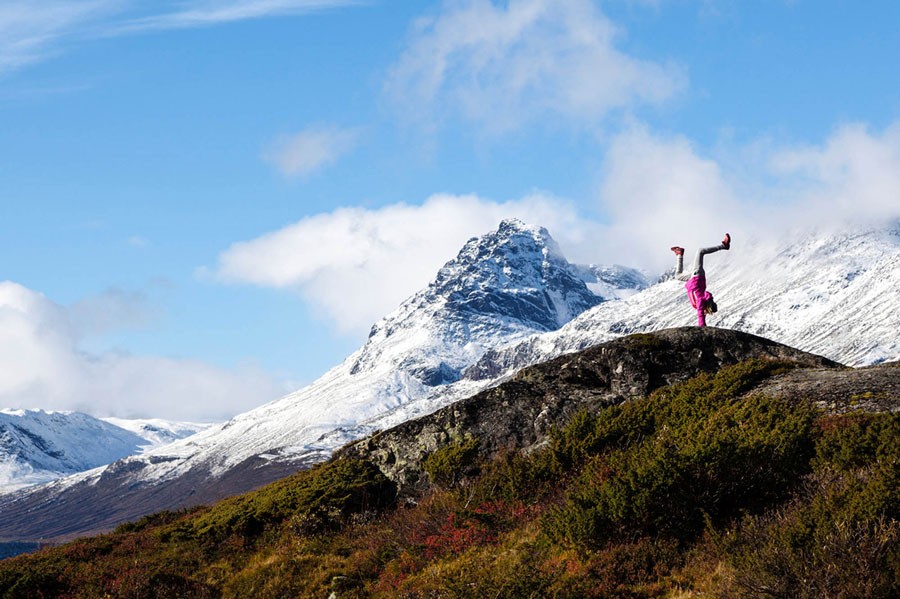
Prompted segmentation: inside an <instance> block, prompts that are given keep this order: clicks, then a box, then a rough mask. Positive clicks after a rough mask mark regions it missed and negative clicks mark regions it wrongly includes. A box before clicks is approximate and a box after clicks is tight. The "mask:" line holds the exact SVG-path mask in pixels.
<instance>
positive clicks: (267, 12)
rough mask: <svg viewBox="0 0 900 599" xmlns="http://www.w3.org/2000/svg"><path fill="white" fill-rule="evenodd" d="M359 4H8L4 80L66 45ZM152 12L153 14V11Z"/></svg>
mask: <svg viewBox="0 0 900 599" xmlns="http://www.w3.org/2000/svg"><path fill="white" fill-rule="evenodd" d="M358 3H359V2H356V1H354V0H192V1H176V0H165V1H159V2H153V3H146V2H138V1H137V0H4V2H2V3H0V74H3V73H6V72H10V71H13V70H16V69H19V68H21V67H24V66H26V65H28V64H32V63H35V62H39V61H41V60H45V59H47V58H48V57H50V56H52V55H53V54H55V53H56V52H59V51H60V50H61V49H62V48H63V47H65V45H66V44H70V43H73V42H78V41H83V40H85V39H87V38H93V37H103V36H109V35H122V34H127V33H137V32H140V31H147V30H159V29H176V28H188V27H201V26H210V25H215V24H219V23H227V22H233V21H239V20H246V19H257V18H262V17H272V16H285V15H298V14H304V13H308V12H312V11H318V10H324V9H328V8H335V7H339V6H347V5H352V4H358ZM148 7H149V8H148Z"/></svg>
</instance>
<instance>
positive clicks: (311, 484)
mask: <svg viewBox="0 0 900 599" xmlns="http://www.w3.org/2000/svg"><path fill="white" fill-rule="evenodd" d="M395 495H396V486H395V485H394V483H392V482H391V481H389V480H388V479H387V478H386V477H385V476H384V475H383V474H382V473H381V471H380V470H379V469H378V468H377V467H376V466H375V465H373V464H372V463H370V462H367V461H364V460H352V459H339V460H333V461H331V462H326V463H324V464H321V465H318V466H315V467H313V468H312V469H310V470H307V471H304V472H299V473H297V474H295V475H293V476H291V477H288V478H287V479H284V480H282V481H279V482H277V483H273V484H271V485H268V486H266V487H264V488H263V489H260V490H259V491H255V492H253V493H248V494H246V495H240V496H238V497H232V498H230V499H226V500H224V501H221V502H219V503H218V504H216V505H215V506H214V507H213V508H212V509H210V510H209V511H207V512H205V513H202V514H200V515H199V516H198V517H196V518H194V519H193V520H191V521H190V523H189V526H190V530H188V531H185V530H184V527H183V526H182V527H180V528H179V527H176V528H175V529H172V532H174V533H175V534H176V536H177V534H179V533H180V534H194V535H196V536H197V537H198V538H199V539H201V540H202V541H204V542H206V543H219V542H221V541H222V540H223V539H225V538H227V537H229V536H231V535H237V536H239V537H243V538H245V539H247V540H248V541H252V540H254V539H256V538H257V537H259V536H260V535H261V534H262V533H263V531H264V530H266V529H267V528H272V527H275V526H276V525H278V524H280V523H281V522H283V521H285V520H287V519H289V518H292V519H293V522H294V523H295V524H296V526H297V531H298V532H300V533H301V534H315V533H317V532H320V531H322V530H327V529H334V528H336V527H338V526H339V525H340V524H341V523H342V522H343V520H344V519H345V518H346V517H348V516H349V515H350V514H354V513H359V512H363V511H365V510H370V509H379V508H383V507H385V506H387V505H389V504H390V503H392V502H393V500H394V497H395Z"/></svg>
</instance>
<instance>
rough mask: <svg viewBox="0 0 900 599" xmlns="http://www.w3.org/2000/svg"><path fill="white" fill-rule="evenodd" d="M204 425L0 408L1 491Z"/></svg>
mask: <svg viewBox="0 0 900 599" xmlns="http://www.w3.org/2000/svg"><path fill="white" fill-rule="evenodd" d="M207 426H208V425H206V424H192V423H181V422H168V421H165V420H124V419H118V418H105V419H98V418H94V417H93V416H89V415H87V414H82V413H80V412H45V411H43V410H0V492H9V491H13V490H16V489H18V488H21V487H23V486H27V485H33V484H39V483H44V482H48V481H51V480H55V479H57V478H60V477H62V476H65V475H68V474H74V473H76V472H82V471H84V470H90V469H92V468H97V467H98V466H104V465H106V464H109V463H111V462H114V461H116V460H119V459H122V458H124V457H127V456H130V455H133V454H136V453H140V452H142V451H147V450H150V449H154V448H156V447H160V446H162V445H166V444H168V443H171V442H172V441H176V440H178V439H183V438H184V437H189V436H191V435H193V434H194V433H197V432H199V431H201V430H203V429H204V428H206V427H207Z"/></svg>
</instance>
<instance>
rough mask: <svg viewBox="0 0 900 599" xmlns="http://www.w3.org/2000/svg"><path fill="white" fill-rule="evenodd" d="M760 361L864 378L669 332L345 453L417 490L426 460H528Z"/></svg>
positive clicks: (797, 357) (790, 353)
mask: <svg viewBox="0 0 900 599" xmlns="http://www.w3.org/2000/svg"><path fill="white" fill-rule="evenodd" d="M751 358H773V359H784V360H789V361H792V362H794V363H796V364H798V365H799V366H801V367H803V369H801V370H799V371H798V372H799V373H804V372H809V373H811V374H810V377H811V379H812V380H817V377H823V378H819V379H818V380H824V381H826V382H825V383H824V384H825V385H826V386H827V385H828V384H830V382H832V381H834V380H836V379H837V378H839V377H840V376H845V378H848V379H849V378H852V377H853V373H855V372H857V371H854V370H850V369H845V368H844V367H842V366H841V365H839V364H837V363H835V362H832V361H831V360H828V359H826V358H822V357H820V356H815V355H812V354H808V353H805V352H801V351H800V350H796V349H793V348H790V347H788V346H785V345H781V344H779V343H775V342H773V341H769V340H767V339H763V338H761V337H756V336H754V335H749V334H746V333H740V332H737V331H731V330H726V329H716V328H705V329H701V328H697V327H689V328H679V329H667V330H664V331H659V332H656V333H652V334H645V335H633V336H630V337H624V338H620V339H617V340H614V341H611V342H608V343H604V344H602V345H598V346H595V347H592V348H590V349H587V350H584V351H581V352H578V353H575V354H569V355H565V356H561V357H559V358H556V359H554V360H551V361H549V362H546V363H543V364H539V365H536V366H532V367H530V368H526V369H523V370H521V371H520V372H519V373H518V374H517V375H515V376H514V377H513V378H512V379H511V380H509V381H507V382H506V383H504V384H502V385H500V386H498V387H495V388H493V389H489V390H487V391H484V392H482V393H479V394H477V395H475V396H473V397H470V398H468V399H464V400H462V401H459V402H457V403H455V404H453V405H451V406H448V407H446V408H444V409H442V410H440V411H438V412H435V413H434V414H431V415H429V416H425V417H423V418H419V419H417V420H412V421H409V422H405V423H403V424H401V425H399V426H397V427H395V428H393V429H390V430H388V431H384V432H381V433H379V434H376V435H374V436H372V437H370V438H368V439H364V440H362V441H360V442H358V443H356V444H354V445H351V446H348V447H346V448H344V449H343V450H342V453H345V454H357V455H363V456H366V457H368V458H369V459H371V460H373V461H374V462H375V463H377V464H378V466H379V467H380V468H381V469H382V470H383V471H384V472H385V474H386V475H387V476H388V477H390V478H391V479H393V480H394V481H396V482H397V483H399V485H400V487H401V489H405V490H413V489H415V488H416V487H418V486H420V485H422V484H424V483H425V482H426V481H425V478H426V477H427V475H425V474H424V473H423V471H422V467H421V464H422V460H423V458H425V457H426V456H427V455H428V454H429V453H431V452H433V451H434V450H436V449H437V448H439V447H441V446H443V445H445V444H446V443H448V442H451V441H453V440H458V439H462V438H464V437H465V436H467V435H471V436H474V437H476V438H478V439H479V441H480V450H481V451H482V452H483V453H484V454H485V455H493V454H495V453H496V452H498V451H500V450H502V449H515V450H524V451H528V450H529V449H532V448H535V447H537V446H540V445H541V444H542V443H543V442H545V441H546V439H547V435H548V433H549V431H550V429H551V428H552V427H554V426H563V425H564V424H565V423H566V422H568V420H569V419H570V418H571V417H572V415H573V414H575V413H576V412H577V411H579V410H581V409H587V410H589V411H597V410H599V409H601V408H602V407H604V406H608V405H612V404H616V403H619V402H623V401H626V400H629V399H633V398H639V397H644V396H646V395H647V394H649V393H650V392H652V391H653V390H654V389H657V388H659V387H662V386H665V385H668V384H671V383H676V382H680V381H684V380H687V379H689V378H691V377H693V376H695V375H697V374H699V373H701V372H713V371H716V370H718V369H719V368H721V367H722V366H727V365H730V364H735V363H738V362H741V361H744V360H748V359H751ZM807 369H810V370H807ZM885 370H886V369H885ZM862 372H863V373H866V371H862ZM842 373H843V374H842ZM795 377H799V375H795ZM878 378H879V377H872V376H869V377H868V379H867V383H866V384H869V383H871V384H875V383H876V379H878ZM791 381H793V382H792V383H791V384H792V385H793V387H791V388H796V389H798V390H799V391H798V392H799V393H801V394H802V392H803V387H801V386H800V385H801V382H800V379H799V378H798V379H796V380H795V379H791ZM879 385H880V388H885V389H889V388H891V387H890V385H895V386H896V385H900V368H895V369H891V371H889V372H888V374H887V375H886V376H885V377H883V378H882V379H881V382H880V383H879ZM809 388H810V389H811V388H812V387H809ZM894 388H895V390H896V388H897V387H894ZM897 397H900V395H895V398H897Z"/></svg>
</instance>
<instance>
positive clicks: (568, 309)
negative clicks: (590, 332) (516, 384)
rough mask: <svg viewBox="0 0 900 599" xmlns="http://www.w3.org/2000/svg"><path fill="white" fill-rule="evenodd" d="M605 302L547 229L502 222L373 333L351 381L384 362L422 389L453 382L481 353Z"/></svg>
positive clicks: (551, 327)
mask: <svg viewBox="0 0 900 599" xmlns="http://www.w3.org/2000/svg"><path fill="white" fill-rule="evenodd" d="M602 301H603V298H602V297H598V296H597V295H595V294H594V293H592V292H591V291H590V290H589V289H588V287H587V285H586V284H585V282H584V280H582V277H581V276H579V270H578V268H577V267H575V266H573V265H572V264H569V262H568V261H567V260H566V259H565V257H564V256H563V254H562V252H561V251H560V249H559V246H558V245H557V244H556V241H554V240H553V238H552V237H551V236H550V233H548V232H547V229H545V228H543V227H534V226H529V225H526V224H524V223H522V222H521V221H519V220H515V219H511V220H504V221H503V222H501V223H500V226H499V227H498V229H497V230H496V231H493V232H491V233H488V234H487V235H484V236H482V237H474V238H472V239H470V240H469V241H468V242H467V243H466V244H465V246H464V247H463V248H462V250H460V252H459V254H458V255H457V256H456V258H455V259H453V260H451V261H449V262H447V263H446V264H445V265H444V266H443V267H442V268H441V269H440V271H438V274H437V276H436V277H435V279H434V280H433V281H432V282H431V283H430V284H429V285H428V286H427V287H426V288H425V289H423V290H422V291H420V292H419V293H417V294H415V295H414V296H412V297H411V298H409V299H408V300H406V301H405V302H403V304H402V305H401V306H400V307H399V308H398V309H397V310H395V311H394V312H392V313H391V314H389V315H388V316H386V317H385V318H383V319H381V320H380V321H378V322H377V323H376V324H375V325H374V326H373V327H372V330H371V332H370V333H369V339H368V341H367V342H366V344H365V345H364V346H363V348H362V350H361V351H360V353H359V356H358V358H357V359H356V360H355V361H354V363H353V366H352V367H351V374H359V373H361V372H364V371H366V370H371V369H378V368H382V367H383V366H384V365H385V363H388V364H390V365H391V366H392V367H399V368H400V369H402V370H403V371H405V372H408V373H409V374H410V375H412V377H413V378H415V379H417V380H418V381H420V382H421V383H422V384H423V385H426V386H435V385H442V384H446V383H451V382H454V381H457V380H459V378H460V370H461V369H462V368H464V367H466V366H468V365H469V364H471V363H472V361H473V358H475V357H476V356H477V355H480V354H481V353H483V352H484V351H485V350H486V349H489V348H492V347H497V346H498V345H502V344H505V343H509V342H511V341H514V340H517V339H521V338H523V337H525V336H528V335H532V334H534V333H543V332H547V331H553V330H556V329H558V328H559V327H561V326H562V325H564V324H566V323H567V322H568V321H570V320H571V319H572V318H574V317H575V316H578V315H579V314H581V313H582V312H584V311H585V310H587V309H589V308H591V307H593V306H595V305H597V304H599V303H600V302H602ZM414 348H416V349H418V351H417V352H413V351H411V350H412V349H414Z"/></svg>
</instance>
